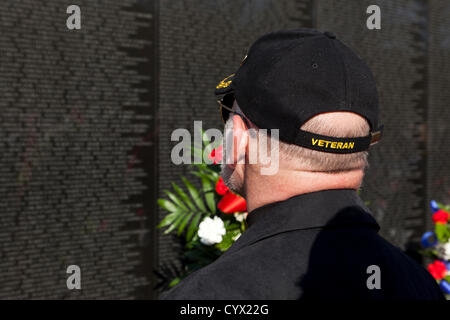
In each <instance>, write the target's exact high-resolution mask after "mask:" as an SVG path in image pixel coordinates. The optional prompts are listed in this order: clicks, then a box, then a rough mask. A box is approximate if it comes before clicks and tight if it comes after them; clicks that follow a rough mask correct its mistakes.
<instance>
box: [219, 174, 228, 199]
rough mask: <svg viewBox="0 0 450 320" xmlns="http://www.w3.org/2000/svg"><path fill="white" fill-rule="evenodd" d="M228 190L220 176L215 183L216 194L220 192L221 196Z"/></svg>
mask: <svg viewBox="0 0 450 320" xmlns="http://www.w3.org/2000/svg"><path fill="white" fill-rule="evenodd" d="M228 190H230V189H228V187H227V186H226V185H225V183H223V179H222V177H220V178H219V180H217V183H216V192H217V193H218V194H220V195H221V196H223V195H224V194H225V193H227V191H228Z"/></svg>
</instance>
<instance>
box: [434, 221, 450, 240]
mask: <svg viewBox="0 0 450 320" xmlns="http://www.w3.org/2000/svg"><path fill="white" fill-rule="evenodd" d="M434 229H435V233H436V236H437V238H438V239H439V241H440V242H443V243H445V242H447V241H448V240H449V238H450V231H449V230H448V227H447V224H444V223H436V224H435V225H434Z"/></svg>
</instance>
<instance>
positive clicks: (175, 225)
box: [164, 214, 186, 234]
mask: <svg viewBox="0 0 450 320" xmlns="http://www.w3.org/2000/svg"><path fill="white" fill-rule="evenodd" d="M185 215H186V214H180V215H179V216H178V217H177V218H176V219H175V221H174V222H173V223H172V224H171V225H170V227H168V228H167V229H166V230H165V231H164V234H168V233H170V232H172V230H174V229H175V228H176V227H178V225H179V224H180V223H181V221H182V219H183V218H184V216H185Z"/></svg>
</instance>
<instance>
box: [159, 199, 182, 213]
mask: <svg viewBox="0 0 450 320" xmlns="http://www.w3.org/2000/svg"><path fill="white" fill-rule="evenodd" d="M158 204H159V206H160V207H161V208H163V209H165V210H167V211H169V212H180V211H181V210H180V209H179V208H178V207H177V206H176V205H175V204H174V203H173V202H171V201H169V200H166V199H158Z"/></svg>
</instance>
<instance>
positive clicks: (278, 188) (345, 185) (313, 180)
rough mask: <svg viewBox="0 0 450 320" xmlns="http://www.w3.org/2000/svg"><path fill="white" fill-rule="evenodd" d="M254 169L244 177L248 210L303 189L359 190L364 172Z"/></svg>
mask: <svg viewBox="0 0 450 320" xmlns="http://www.w3.org/2000/svg"><path fill="white" fill-rule="evenodd" d="M253 173H254V172H252V171H250V172H248V174H246V177H245V180H244V181H245V185H244V188H245V198H246V201H247V209H248V212H251V211H252V210H254V209H256V208H259V207H261V206H264V205H266V204H269V203H273V202H278V201H283V200H286V199H288V198H291V197H293V196H296V195H300V194H304V193H310V192H315V191H320V190H329V189H355V190H356V189H358V188H359V186H360V185H361V181H362V178H363V176H364V171H363V170H352V171H347V172H345V173H323V172H308V171H292V170H282V169H280V170H279V171H278V173H277V174H276V175H272V176H269V175H266V176H262V175H260V174H253Z"/></svg>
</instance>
